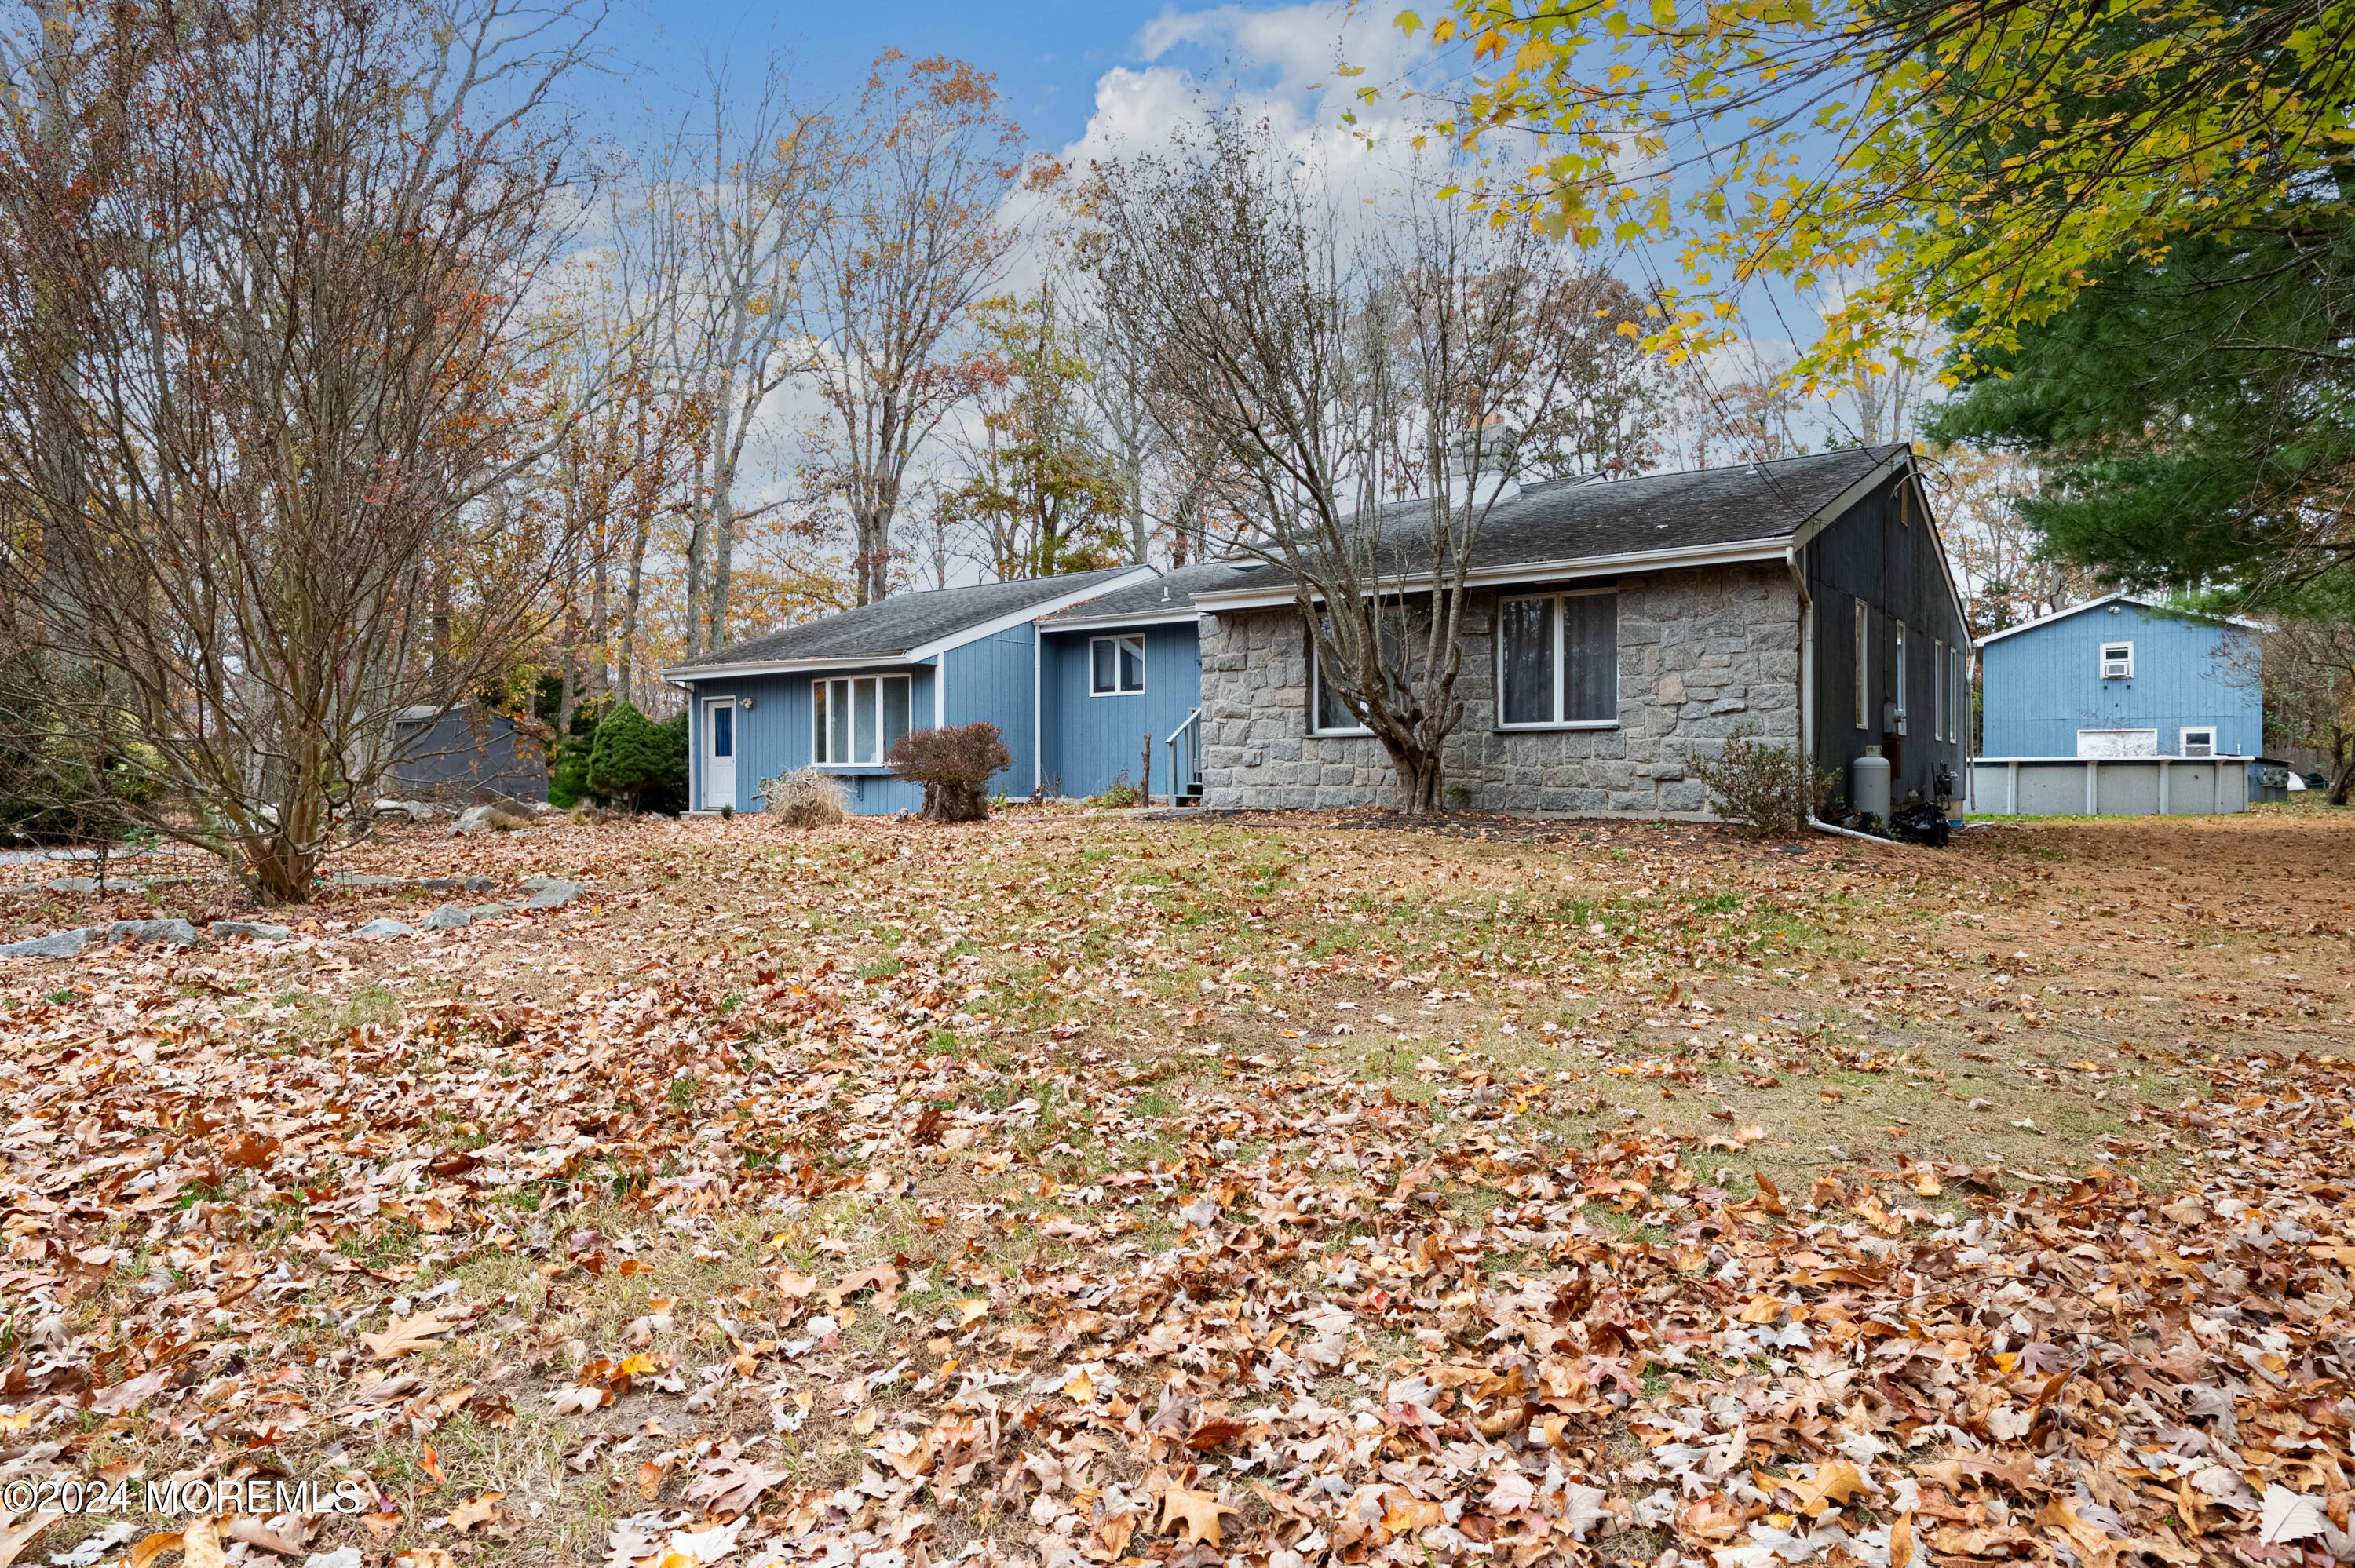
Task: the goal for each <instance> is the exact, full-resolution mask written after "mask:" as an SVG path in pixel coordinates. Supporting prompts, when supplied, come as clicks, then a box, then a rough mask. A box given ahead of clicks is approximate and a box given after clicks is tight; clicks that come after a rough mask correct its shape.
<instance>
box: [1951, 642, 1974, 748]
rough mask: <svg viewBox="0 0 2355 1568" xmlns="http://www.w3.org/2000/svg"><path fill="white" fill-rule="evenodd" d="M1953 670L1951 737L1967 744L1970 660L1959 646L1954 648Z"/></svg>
mask: <svg viewBox="0 0 2355 1568" xmlns="http://www.w3.org/2000/svg"><path fill="white" fill-rule="evenodd" d="M1953 670H1954V673H1953V677H1952V678H1953V682H1954V698H1953V700H1954V709H1953V712H1954V718H1955V731H1954V736H1953V738H1954V739H1955V740H1959V741H1962V742H1964V743H1966V744H1967V743H1968V742H1969V740H1970V738H1971V662H1970V656H1969V655H1968V654H1966V653H1965V652H1963V651H1962V650H1961V649H1959V648H1957V649H1955V660H1954V666H1953Z"/></svg>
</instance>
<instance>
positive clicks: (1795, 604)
mask: <svg viewBox="0 0 2355 1568" xmlns="http://www.w3.org/2000/svg"><path fill="white" fill-rule="evenodd" d="M1495 608H1496V596H1495V595H1494V594H1491V593H1485V592H1484V593H1479V594H1476V595H1474V596H1473V598H1472V602H1471V609H1470V613H1469V615H1468V616H1467V617H1466V630H1465V648H1464V673H1463V675H1462V677H1461V678H1460V679H1459V681H1458V682H1457V687H1456V689H1457V691H1458V693H1459V694H1461V695H1462V697H1463V698H1464V704H1465V716H1464V722H1463V723H1462V724H1461V725H1459V726H1457V727H1456V731H1455V736H1453V738H1452V739H1451V740H1450V742H1449V744H1448V749H1447V758H1446V782H1447V789H1448V792H1449V797H1450V799H1451V800H1452V801H1453V802H1455V803H1458V804H1462V805H1465V806H1470V807H1474V808H1476V809H1479V810H1495V811H1515V812H1522V813H1526V814H1531V815H1540V814H1563V815H1603V814H1610V815H1634V816H1662V815H1668V816H1677V815H1690V814H1700V813H1702V812H1704V811H1705V810H1706V809H1707V806H1708V800H1707V799H1706V795H1705V792H1704V791H1703V789H1702V788H1701V786H1700V783H1699V781H1698V780H1696V779H1692V778H1690V777H1689V774H1688V771H1687V766H1686V765H1687V762H1688V759H1689V758H1691V757H1692V756H1694V755H1695V754H1696V753H1700V754H1707V753H1713V752H1714V751H1716V750H1717V749H1718V747H1720V746H1721V745H1722V744H1723V742H1724V740H1725V737H1726V736H1729V735H1731V734H1732V733H1733V732H1734V730H1735V729H1737V728H1738V727H1741V726H1749V727H1750V728H1751V729H1752V730H1753V731H1754V732H1756V733H1757V734H1758V735H1759V736H1760V737H1761V738H1763V739H1766V740H1770V741H1774V742H1775V743H1777V744H1780V745H1785V746H1796V745H1797V744H1798V741H1799V599H1798V591H1797V589H1796V588H1795V587H1794V586H1793V584H1792V581H1791V577H1790V573H1789V572H1788V571H1787V570H1785V568H1784V567H1782V566H1781V565H1780V564H1764V565H1754V566H1753V565H1744V566H1734V567H1709V568H1704V569H1698V570H1690V571H1675V572H1660V573H1656V574H1653V575H1650V576H1646V577H1625V578H1623V579H1621V581H1620V584H1619V724H1618V727H1617V728H1615V729H1562V730H1511V731H1500V730H1498V729H1497V727H1496V726H1495V714H1496V691H1495V686H1496V668H1497V665H1496V656H1495V650H1494V647H1493V632H1492V628H1493V626H1494V624H1495ZM1308 703H1309V693H1308V653H1307V642H1306V638H1305V634H1304V632H1303V630H1302V628H1301V625H1300V619H1299V615H1298V612H1297V611H1295V610H1293V609H1288V608H1287V609H1265V610H1250V611H1244V612H1241V613H1233V614H1220V615H1211V616H1205V617H1204V618H1203V621H1202V774H1203V786H1204V795H1205V803H1206V804H1208V805H1209V806H1212V807H1225V808H1229V809H1247V810H1264V809H1269V808H1297V807H1325V808H1332V807H1343V806H1374V805H1380V806H1395V805H1396V804H1397V803H1398V793H1397V789H1396V788H1395V786H1394V784H1393V782H1392V779H1391V766H1390V758H1389V757H1388V755H1387V754H1385V753H1384V752H1383V750H1382V748H1381V744H1380V742H1379V741H1377V740H1375V739H1374V738H1373V737H1372V736H1317V735H1311V734H1309V733H1308Z"/></svg>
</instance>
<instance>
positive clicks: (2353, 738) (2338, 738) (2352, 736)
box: [2326, 730, 2355, 806]
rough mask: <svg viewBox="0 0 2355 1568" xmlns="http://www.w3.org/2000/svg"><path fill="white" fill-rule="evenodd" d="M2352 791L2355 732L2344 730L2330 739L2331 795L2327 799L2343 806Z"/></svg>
mask: <svg viewBox="0 0 2355 1568" xmlns="http://www.w3.org/2000/svg"><path fill="white" fill-rule="evenodd" d="M2350 790H2355V732H2349V731H2344V730H2342V731H2340V732H2339V734H2337V735H2334V736H2331V737H2330V793H2329V795H2328V796H2327V797H2326V799H2327V800H2328V802H2329V803H2330V804H2331V805H2334V806H2343V805H2345V804H2347V797H2348V793H2349V792H2350Z"/></svg>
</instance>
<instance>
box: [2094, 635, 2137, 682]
mask: <svg viewBox="0 0 2355 1568" xmlns="http://www.w3.org/2000/svg"><path fill="white" fill-rule="evenodd" d="M2102 679H2103V680H2105V681H2130V680H2132V679H2134V646H2133V644H2131V643H2119V644H2115V645H2112V646H2110V647H2106V648H2104V649H2103V650H2102Z"/></svg>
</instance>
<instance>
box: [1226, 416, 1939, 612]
mask: <svg viewBox="0 0 2355 1568" xmlns="http://www.w3.org/2000/svg"><path fill="white" fill-rule="evenodd" d="M1904 450H1906V449H1905V448H1904V447H1903V446H1902V445H1899V446H1881V447H1861V448H1851V449H1849V450H1843V451H1831V452H1819V453H1817V454H1814V455H1812V456H1808V457H1796V458H1784V459H1782V460H1780V461H1775V462H1770V463H1765V464H1763V465H1760V464H1753V463H1743V464H1742V465H1741V466H1739V467H1736V468H1703V469H1692V470H1689V471H1685V472H1683V473H1655V474H1646V475H1644V476H1643V477H1641V478H1638V479H1619V480H1612V481H1610V482H1588V483H1583V484H1582V483H1577V482H1567V481H1565V482H1554V483H1548V484H1537V485H1531V486H1529V487H1527V488H1525V489H1523V490H1522V491H1521V492H1520V493H1519V494H1518V495H1514V496H1511V497H1509V498H1508V499H1507V500H1504V501H1500V502H1498V503H1497V505H1496V508H1495V509H1494V510H1493V511H1491V512H1490V513H1489V514H1488V521H1487V526H1486V527H1484V528H1483V529H1482V530H1481V533H1480V540H1479V544H1478V546H1476V548H1475V549H1474V551H1473V559H1472V565H1473V567H1474V568H1475V569H1476V570H1477V569H1481V568H1487V567H1513V566H1518V565H1521V564H1522V563H1524V562H1535V561H1575V560H1582V559H1585V558H1587V557H1590V556H1622V555H1633V554H1636V553H1637V552H1639V551H1646V550H1670V549H1691V548H1698V547H1700V546H1710V545H1730V544H1734V543H1737V542H1740V541H1745V540H1751V539H1760V540H1764V539H1775V538H1781V537H1784V536H1785V535H1789V534H1792V533H1794V532H1796V530H1797V529H1798V528H1799V527H1800V526H1801V525H1802V524H1805V523H1806V521H1807V519H1808V518H1810V517H1812V516H1814V515H1815V514H1817V512H1819V511H1821V510H1822V509H1823V508H1824V507H1825V506H1826V505H1828V503H1831V502H1832V501H1833V500H1835V499H1837V498H1838V495H1839V494H1840V493H1841V492H1842V491H1845V490H1846V489H1848V488H1849V486H1850V485H1852V484H1854V483H1855V482H1857V481H1858V480H1859V479H1862V478H1863V477H1864V476H1865V475H1866V474H1868V473H1870V472H1871V471H1872V470H1873V469H1875V468H1877V467H1879V466H1880V465H1881V464H1882V463H1884V462H1886V461H1889V460H1890V459H1891V457H1894V456H1896V455H1898V454H1899V453H1902V452H1903V451H1904ZM1422 517H1423V503H1419V502H1409V503H1403V504H1402V505H1401V506H1399V507H1396V508H1393V509H1391V513H1390V514H1389V515H1388V516H1386V518H1385V520H1384V522H1385V526H1386V527H1387V528H1389V529H1391V531H1392V532H1393V535H1394V538H1395V540H1396V545H1397V548H1398V552H1399V558H1398V560H1397V562H1396V564H1394V565H1393V566H1392V567H1390V568H1388V569H1391V570H1393V571H1412V570H1416V569H1421V566H1422V563H1423V560H1424V559H1425V555H1424V549H1423V539H1422V529H1423V521H1422ZM1284 580H1285V576H1284V570H1283V568H1282V567H1273V566H1263V567H1258V568H1257V569H1255V570H1253V571H1252V572H1249V573H1246V574H1244V575H1243V576H1241V577H1236V578H1235V579H1234V580H1233V583H1232V585H1231V586H1232V587H1233V588H1238V589H1246V588H1269V587H1273V586H1274V585H1276V584H1278V583H1281V582H1283V581H1284Z"/></svg>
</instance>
